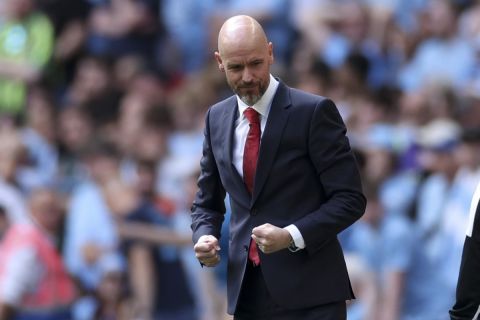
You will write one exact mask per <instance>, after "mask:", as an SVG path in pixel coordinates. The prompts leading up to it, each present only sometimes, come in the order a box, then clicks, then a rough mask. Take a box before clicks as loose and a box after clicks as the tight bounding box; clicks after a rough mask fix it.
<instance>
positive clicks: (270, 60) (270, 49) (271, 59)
mask: <svg viewBox="0 0 480 320" xmlns="http://www.w3.org/2000/svg"><path fill="white" fill-rule="evenodd" d="M274 60H275V59H274V57H273V43H271V42H269V43H268V63H269V64H270V65H272V64H273V62H274Z"/></svg>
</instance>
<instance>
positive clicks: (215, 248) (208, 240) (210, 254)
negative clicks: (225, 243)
mask: <svg viewBox="0 0 480 320" xmlns="http://www.w3.org/2000/svg"><path fill="white" fill-rule="evenodd" d="M193 249H194V250H195V256H196V257H197V259H198V261H200V263H202V264H203V265H205V266H207V267H214V266H216V265H217V264H218V263H219V262H220V255H219V254H218V252H219V251H220V246H219V244H218V240H217V238H215V237H214V236H211V235H204V236H201V237H200V239H198V241H197V243H196V244H195V246H194V247H193Z"/></svg>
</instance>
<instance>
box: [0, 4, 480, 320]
mask: <svg viewBox="0 0 480 320" xmlns="http://www.w3.org/2000/svg"><path fill="white" fill-rule="evenodd" d="M236 14H248V15H251V16H253V17H254V18H256V19H257V20H258V21H259V22H260V23H261V24H262V25H263V26H264V28H265V31H266V33H267V36H268V38H269V39H270V41H272V42H273V46H274V55H275V65H274V67H273V70H272V73H273V74H274V76H276V77H279V78H280V79H281V80H282V81H284V82H285V83H286V84H287V85H289V86H292V87H297V88H300V89H303V90H306V91H309V92H312V93H315V94H319V95H322V96H327V97H329V98H331V99H333V100H334V101H335V102H336V104H337V107H338V108H339V110H340V113H341V115H342V117H343V119H344V121H345V123H346V124H347V128H348V136H349V138H350V142H351V145H352V148H353V149H354V150H355V153H356V156H357V160H358V163H359V167H360V169H361V172H362V175H363V183H364V190H365V194H366V195H367V198H368V207H367V211H366V213H365V215H364V217H363V218H362V219H361V220H360V221H359V222H357V223H356V224H355V225H353V226H352V227H351V228H349V229H347V230H346V231H345V232H343V233H342V234H341V235H340V239H341V242H342V245H343V247H344V251H345V256H346V260H347V264H348V268H349V271H350V275H351V280H352V284H353V287H354V290H355V293H356V295H357V300H355V301H353V302H351V303H349V306H348V313H349V319H353V320H355V319H358V320H360V319H366V320H372V319H373V320H389V319H391V320H395V319H411V320H413V319H418V320H441V319H448V317H447V316H448V309H449V308H450V307H451V306H452V304H453V302H454V294H455V286H456V281H457V276H458V270H459V265H460V258H461V253H462V246H463V241H464V238H465V231H466V228H467V221H468V216H469V210H470V209H469V208H470V201H471V198H472V195H473V193H474V191H475V188H476V185H477V183H478V182H479V181H480V1H476V0H450V1H446V0H408V1H401V0H357V1H348V0H345V1H344V0H337V1H333V0H332V1H327V0H323V1H322V0H295V1H293V0H263V1H249V0H242V1H240V0H202V1H195V0H181V1H179V0H69V1H66V0H0V238H2V237H3V240H2V242H1V246H0V265H9V266H15V267H9V268H0V310H1V308H2V306H3V307H5V306H9V308H13V309H14V310H17V311H18V312H22V310H25V309H28V310H34V311H35V310H39V309H42V310H43V312H45V310H46V309H45V305H44V304H42V302H41V301H43V303H45V301H47V300H48V298H45V297H43V296H42V298H45V299H46V300H45V299H43V300H42V299H38V300H31V299H30V300H29V299H27V298H26V297H30V298H31V296H32V295H33V296H35V295H37V296H38V295H41V294H42V293H39V292H36V291H35V290H34V288H35V287H37V286H38V284H39V283H44V281H47V282H48V281H49V280H48V279H46V278H48V277H47V276H46V275H50V276H52V275H53V277H55V275H56V274H59V273H66V274H68V276H69V277H71V279H72V280H73V281H74V285H75V288H76V290H75V291H76V295H75V297H74V298H72V299H71V301H70V302H73V308H72V310H73V314H74V315H73V316H72V317H73V319H75V320H87V319H107V318H108V319H128V320H132V319H167V320H169V319H171V320H177V319H178V320H180V319H185V320H195V319H199V320H216V319H230V318H229V317H228V316H227V315H226V313H225V310H226V307H225V303H226V301H225V299H226V285H225V274H226V265H225V262H226V254H227V249H228V248H227V244H228V242H227V243H225V239H228V237H225V236H224V237H223V239H222V242H223V244H222V251H221V252H222V256H223V257H222V264H221V265H220V266H219V267H217V268H215V269H202V268H201V267H200V266H199V264H198V262H197V261H196V259H195V256H194V253H193V249H192V243H191V238H190V237H191V235H190V217H189V208H190V206H191V202H192V199H193V196H194V193H195V190H196V179H197V177H198V172H199V159H200V156H201V150H202V139H203V133H202V130H203V121H204V115H205V112H206V110H207V109H208V108H209V106H211V105H212V104H214V103H215V102H217V101H219V100H221V99H223V98H225V97H228V96H230V95H231V94H232V93H231V91H230V89H229V88H228V87H227V85H226V81H225V79H224V75H223V73H221V72H220V71H219V70H218V68H217V65H216V63H215V61H214V59H213V52H214V51H215V50H216V42H217V34H218V30H219V28H220V26H221V24H222V23H223V22H224V20H225V19H226V18H228V17H230V16H232V15H236ZM42 192H43V193H42ZM45 194H48V195H49V196H45ZM39 199H40V200H39ZM292 201H293V199H292ZM39 203H40V204H41V205H39ZM228 216H229V213H228V212H227V215H226V221H227V222H228ZM52 217H53V218H52ZM32 220H33V221H35V226H37V227H39V228H40V229H41V231H42V232H41V233H42V234H45V233H46V234H48V239H49V240H50V242H51V243H54V245H55V251H56V252H57V253H59V255H60V258H61V261H60V263H59V266H57V268H53V270H50V269H49V268H50V267H49V266H51V265H49V264H48V263H46V264H45V266H44V267H43V268H39V267H37V266H38V265H39V263H40V264H41V262H42V260H41V259H40V260H38V256H39V255H38V254H37V256H36V255H28V254H23V253H24V252H27V251H28V252H30V251H29V250H26V249H25V248H30V249H31V248H37V247H38V246H40V247H41V246H42V245H41V244H42V243H43V242H41V241H40V240H39V239H38V238H35V237H32V239H31V241H30V242H28V243H26V244H25V243H23V242H24V241H20V242H19V241H17V242H15V241H13V242H12V241H6V239H7V238H8V237H9V232H10V233H12V232H11V230H12V229H14V228H15V226H17V225H21V224H24V223H25V221H32ZM224 225H225V226H224V227H225V230H224V235H225V232H228V223H225V224H224ZM47 226H48V228H47ZM46 230H48V232H47V231H46ZM11 237H13V236H11ZM32 250H33V249H32ZM32 252H34V250H33V251H32ZM27 257H28V258H27ZM35 257H36V258H35ZM35 259H37V260H35ZM39 261H40V262H39ZM62 268H63V269H62ZM22 270H23V271H22ZM45 270H47V271H48V272H46V271H45ZM62 270H63V271H62ZM22 272H23V273H22ZM15 277H17V279H27V278H28V279H29V280H28V281H27V280H25V281H18V283H17V284H16V285H11V284H10V285H9V282H8V281H6V280H5V279H11V278H15ZM292 294H294V293H292ZM37 298H38V297H37ZM50 299H51V300H52V301H53V300H55V299H53V298H51V297H50ZM27 300H28V301H27ZM32 301H36V302H34V303H33V304H32ZM52 301H50V302H51V303H50V304H49V308H50V309H51V310H53V309H55V308H57V307H59V306H58V305H56V304H55V301H54V302H52ZM49 308H47V310H50V309H49ZM52 312H53V311H52ZM29 319H43V318H39V317H36V316H35V315H34V316H31V318H29ZM48 319H50V318H48ZM51 319H53V318H51ZM59 319H60V318H59ZM63 320H64V319H63Z"/></svg>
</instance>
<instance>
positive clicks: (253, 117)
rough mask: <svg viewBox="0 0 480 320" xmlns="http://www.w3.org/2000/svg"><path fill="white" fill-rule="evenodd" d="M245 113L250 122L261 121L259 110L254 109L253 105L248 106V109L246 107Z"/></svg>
mask: <svg viewBox="0 0 480 320" xmlns="http://www.w3.org/2000/svg"><path fill="white" fill-rule="evenodd" d="M243 114H244V115H245V118H247V119H248V122H249V123H250V124H254V123H260V117H259V114H258V112H257V110H255V109H253V108H252V107H248V108H247V109H245V111H243Z"/></svg>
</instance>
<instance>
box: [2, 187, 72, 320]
mask: <svg viewBox="0 0 480 320" xmlns="http://www.w3.org/2000/svg"><path fill="white" fill-rule="evenodd" d="M29 202H30V203H29V204H30V218H31V219H30V221H29V222H28V223H17V224H14V225H12V226H11V227H10V229H9V230H8V231H7V234H6V235H5V237H4V238H3V240H2V243H1V245H0V319H2V320H10V319H21V320H30V319H31V320H37V319H45V320H65V319H70V306H71V304H72V303H73V301H74V299H75V294H76V293H75V287H74V284H73V282H72V280H71V279H70V277H69V275H68V274H67V271H66V269H65V267H64V264H63V261H62V259H61V256H60V254H59V252H58V251H57V248H56V243H55V240H56V239H57V238H56V233H57V232H58V229H59V226H60V222H61V211H60V209H59V206H58V198H57V197H56V194H55V193H54V192H52V191H50V190H47V189H37V190H35V191H33V193H32V195H31V196H30V201H29Z"/></svg>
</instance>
